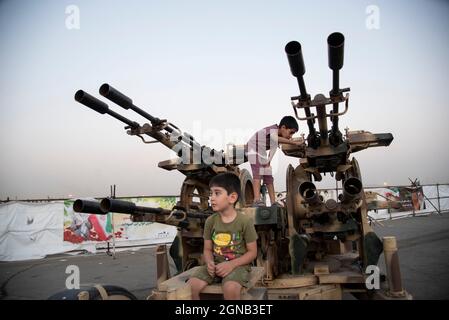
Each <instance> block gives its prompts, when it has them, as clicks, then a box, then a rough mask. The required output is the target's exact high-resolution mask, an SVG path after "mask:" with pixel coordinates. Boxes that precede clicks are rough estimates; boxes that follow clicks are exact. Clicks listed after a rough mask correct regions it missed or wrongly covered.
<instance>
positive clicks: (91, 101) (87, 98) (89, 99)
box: [75, 90, 139, 128]
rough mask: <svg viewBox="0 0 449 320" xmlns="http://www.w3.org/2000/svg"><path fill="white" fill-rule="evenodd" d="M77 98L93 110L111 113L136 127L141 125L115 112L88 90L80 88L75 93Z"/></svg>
mask: <svg viewBox="0 0 449 320" xmlns="http://www.w3.org/2000/svg"><path fill="white" fill-rule="evenodd" d="M75 100H76V101H78V102H79V103H81V104H84V105H85V106H86V107H89V108H91V109H92V110H95V111H97V112H99V113H101V114H105V113H107V114H109V115H110V116H112V117H114V118H116V119H117V120H120V121H121V122H123V123H125V124H127V125H128V126H130V127H133V128H136V127H138V126H139V124H138V123H137V122H135V121H131V120H129V119H128V118H125V117H124V116H122V115H120V114H118V113H117V112H114V111H112V110H110V109H109V107H108V105H107V104H106V103H104V102H103V101H101V100H98V99H97V98H95V97H94V96H91V95H90V94H88V93H87V92H85V91H83V90H78V91H77V92H76V93H75Z"/></svg>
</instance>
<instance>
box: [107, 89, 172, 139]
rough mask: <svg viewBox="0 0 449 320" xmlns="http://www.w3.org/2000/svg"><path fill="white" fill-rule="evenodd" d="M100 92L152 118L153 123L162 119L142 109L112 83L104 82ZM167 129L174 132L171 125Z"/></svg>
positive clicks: (120, 104) (124, 106)
mask: <svg viewBox="0 0 449 320" xmlns="http://www.w3.org/2000/svg"><path fill="white" fill-rule="evenodd" d="M99 92H100V94H101V95H102V96H103V97H106V98H107V99H109V100H111V101H112V102H115V103H116V104H118V105H119V106H120V107H122V108H124V109H126V110H128V109H131V110H133V111H134V112H136V113H138V114H140V115H141V116H142V117H144V118H146V119H148V120H150V121H151V123H153V124H154V123H158V122H160V119H158V118H155V117H153V116H152V115H150V114H149V113H147V112H145V111H144V110H142V109H140V108H139V107H136V106H135V105H134V104H133V101H132V99H131V98H129V97H127V96H126V95H124V94H123V93H121V92H120V91H118V90H117V89H115V88H114V87H112V86H111V85H109V84H107V83H104V84H103V85H101V87H100V90H99ZM166 130H167V131H168V132H172V128H170V127H166Z"/></svg>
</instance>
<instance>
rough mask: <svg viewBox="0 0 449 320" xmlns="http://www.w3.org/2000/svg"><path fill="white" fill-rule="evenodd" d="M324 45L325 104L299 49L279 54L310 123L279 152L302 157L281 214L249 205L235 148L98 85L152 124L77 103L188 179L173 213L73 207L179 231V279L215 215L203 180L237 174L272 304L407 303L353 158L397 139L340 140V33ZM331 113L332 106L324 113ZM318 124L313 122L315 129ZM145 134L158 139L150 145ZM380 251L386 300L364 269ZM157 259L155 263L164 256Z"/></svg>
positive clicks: (350, 136) (290, 176) (163, 269)
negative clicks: (164, 152) (167, 156)
mask: <svg viewBox="0 0 449 320" xmlns="http://www.w3.org/2000/svg"><path fill="white" fill-rule="evenodd" d="M327 44H328V55H329V61H328V63H329V68H330V69H331V70H332V73H333V77H332V78H333V81H332V89H331V91H330V92H329V97H326V96H325V95H323V94H318V95H316V96H315V97H314V98H313V99H311V96H310V95H309V94H308V93H307V90H306V86H305V82H304V78H303V76H304V74H305V67H304V61H303V56H302V48H301V44H300V43H299V42H296V41H292V42H289V43H288V44H287V45H286V47H285V52H286V54H287V58H288V62H289V65H290V69H291V72H292V74H293V76H294V77H296V78H297V81H298V85H299V90H300V95H299V96H295V97H291V100H292V106H293V111H294V114H295V116H296V118H297V119H298V120H300V121H306V123H307V127H308V135H307V138H306V139H304V140H303V143H302V144H301V145H283V146H282V151H283V152H284V154H285V155H287V156H291V157H296V158H299V165H298V166H297V167H296V168H294V167H293V166H291V165H290V166H289V167H288V168H287V172H286V182H287V196H286V206H285V208H282V207H257V208H255V207H251V205H252V203H253V200H254V195H253V187H252V178H251V176H250V174H249V172H248V171H247V170H241V169H240V168H239V167H238V165H240V164H242V163H244V162H246V161H247V160H248V158H247V155H246V154H245V153H244V150H245V148H244V147H242V146H232V147H231V148H230V149H229V150H227V152H223V151H217V150H214V149H211V148H208V147H206V146H201V145H200V144H199V143H198V142H197V141H196V140H195V139H194V138H193V137H192V136H191V135H189V134H187V133H183V132H182V131H181V130H180V129H179V128H178V127H176V126H175V125H173V124H172V123H170V122H168V121H167V120H165V119H162V120H161V119H158V118H155V117H153V116H151V115H149V114H148V113H146V112H145V111H143V110H142V109H140V108H138V107H136V106H135V105H134V104H133V101H132V100H131V99H130V98H128V97H127V96H125V95H124V94H122V93H120V92H119V91H118V90H116V89H114V88H112V87H111V86H110V85H108V84H104V85H102V86H101V87H100V94H101V95H103V96H104V97H106V98H108V99H109V100H111V101H113V102H115V103H116V104H118V105H119V106H121V107H123V108H125V109H131V110H133V111H135V112H137V113H138V114H140V115H142V116H143V117H145V118H146V119H148V120H149V121H150V123H146V124H144V125H140V124H138V123H137V122H134V121H131V120H129V119H127V118H125V117H123V116H121V115H119V114H117V113H115V112H114V111H112V110H110V109H109V107H108V106H107V104H105V103H104V102H102V101H100V100H98V99H96V98H95V97H93V96H91V95H89V94H87V93H85V92H84V91H82V90H79V91H78V92H77V93H76V95H75V99H76V100H77V101H78V102H80V103H82V104H84V105H86V106H88V107H90V108H91V109H93V110H95V111H97V112H99V113H102V114H105V113H107V114H109V115H111V116H112V117H114V118H116V119H118V120H120V121H122V122H124V123H125V124H126V127H125V129H127V130H128V131H127V133H128V134H130V135H135V136H138V137H139V138H141V139H142V141H143V142H145V143H152V142H157V141H158V142H160V143H162V144H164V145H165V146H167V147H168V148H170V149H172V150H174V151H175V152H176V153H177V155H178V157H179V158H178V159H176V160H167V161H163V162H160V163H159V167H160V168H163V169H166V170H175V169H176V170H178V171H180V172H181V173H183V174H184V175H185V176H186V178H185V180H184V182H183V184H182V187H181V192H180V201H179V203H178V204H177V205H176V206H175V207H174V208H172V209H171V210H167V209H162V208H147V207H138V206H136V205H135V204H132V203H129V202H124V201H119V200H116V199H109V198H106V199H103V200H102V201H101V202H89V201H85V200H77V201H76V202H75V203H74V210H75V211H78V212H89V213H97V214H102V213H106V212H121V213H129V214H131V215H133V217H134V219H138V218H139V219H145V220H146V221H156V222H161V223H167V224H172V225H175V226H177V227H178V230H180V231H179V233H178V236H177V238H176V239H175V241H174V243H173V245H172V246H171V250H170V253H171V255H172V257H173V259H174V261H175V263H176V266H177V269H178V272H180V274H179V275H177V276H176V277H178V279H183V278H182V276H183V275H184V277H185V275H186V273H188V272H189V270H191V269H192V268H193V267H194V266H196V265H198V264H200V263H201V254H202V245H203V240H202V233H203V227H204V222H205V219H206V218H207V217H208V216H209V215H210V214H211V209H210V207H209V203H208V196H209V187H208V185H209V181H210V179H211V178H212V177H213V176H215V175H216V174H218V173H221V172H233V173H235V174H236V175H238V176H239V177H240V181H241V184H242V190H241V191H242V199H241V200H240V202H239V204H238V210H240V211H241V212H243V213H244V214H247V215H250V216H252V217H253V221H254V224H255V227H256V230H257V233H258V236H259V239H258V257H257V260H256V261H255V265H256V266H257V267H259V269H263V278H262V281H261V282H259V286H261V287H264V288H265V289H266V290H267V297H268V298H269V299H307V298H324V299H326V298H341V292H342V289H344V290H345V291H348V292H351V293H353V294H354V295H355V296H357V297H360V298H379V297H382V298H385V297H387V296H388V298H401V299H403V298H410V295H408V294H407V293H406V292H405V290H404V289H403V287H402V283H401V276H400V271H399V262H398V255H397V247H396V242H395V239H394V238H393V237H386V238H384V239H383V240H384V241H383V242H382V241H381V240H380V239H379V238H378V237H377V236H376V234H375V233H374V232H373V230H372V229H371V227H370V225H369V223H368V215H367V204H366V199H365V195H364V189H363V183H362V176H361V172H360V168H359V165H358V163H357V160H356V159H355V158H354V157H353V158H352V159H350V155H351V153H354V152H358V151H361V150H364V149H366V148H368V147H376V146H388V145H389V144H390V143H391V141H392V140H393V136H392V134H391V133H381V134H372V133H370V132H366V131H349V130H346V133H345V135H343V134H342V133H341V131H340V128H339V117H340V116H342V115H344V114H345V113H346V112H347V110H348V105H349V93H348V92H349V90H350V89H349V88H343V89H342V88H340V83H339V71H340V69H341V68H342V67H343V56H344V55H343V52H344V36H343V35H342V34H341V33H332V34H331V35H330V36H329V37H328V39H327ZM339 104H344V110H343V111H340V110H339ZM327 106H331V107H332V109H331V110H330V111H329V112H328V110H327ZM301 109H304V113H305V117H301V116H300V115H299V113H300V112H299V111H300V110H301ZM314 111H316V114H314V113H313V112H314ZM328 118H329V119H330V122H331V129H330V130H329V129H328V123H327V120H328ZM315 122H318V131H317V130H316V128H315ZM145 135H146V136H150V137H152V138H154V139H155V140H154V141H147V140H145V137H144V136H145ZM211 159H212V160H211ZM326 173H329V174H330V175H331V176H335V179H336V180H337V181H339V182H341V185H342V193H341V194H340V195H338V197H337V198H336V199H327V200H326V201H324V198H323V197H322V196H321V195H320V194H319V191H318V189H317V187H316V186H315V182H319V181H321V180H322V174H326ZM197 199H199V201H197ZM382 251H384V254H385V260H386V267H387V278H388V284H389V286H388V295H384V294H383V293H382V291H381V290H369V289H368V288H367V286H366V279H367V276H368V274H366V273H365V271H367V270H368V268H369V267H370V266H376V265H377V262H378V259H379V256H380V254H381V253H382ZM160 253H161V255H160V257H162V256H163V254H165V253H164V252H162V251H161V252H160ZM158 257H159V256H158ZM157 263H158V270H157V274H158V277H159V279H158V290H159V291H161V290H162V289H161V288H162V287H163V286H159V284H161V283H165V282H164V280H165V278H166V277H167V275H168V272H167V268H168V266H167V263H164V262H163V260H162V259H159V258H158V261H157ZM179 277H181V278H179ZM169 280H172V279H168V280H167V281H169ZM171 283H183V281H181V282H179V281H178V282H176V281H172V282H171ZM164 288H165V289H164V290H165V292H159V293H160V294H159V295H156V296H159V297H161V296H163V297H164V296H165V297H166V296H167V294H168V291H167V285H165V287H164ZM376 289H377V288H376Z"/></svg>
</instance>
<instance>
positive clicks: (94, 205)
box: [73, 199, 108, 214]
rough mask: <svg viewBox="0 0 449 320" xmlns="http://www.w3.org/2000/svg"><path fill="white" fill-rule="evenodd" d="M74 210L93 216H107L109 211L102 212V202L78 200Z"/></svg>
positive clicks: (74, 204)
mask: <svg viewBox="0 0 449 320" xmlns="http://www.w3.org/2000/svg"><path fill="white" fill-rule="evenodd" d="M73 210H74V211H75V212H83V213H92V214H106V213H108V211H102V210H101V208H100V202H98V201H91V200H81V199H77V200H75V202H74V203H73Z"/></svg>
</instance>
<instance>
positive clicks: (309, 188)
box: [299, 181, 322, 204]
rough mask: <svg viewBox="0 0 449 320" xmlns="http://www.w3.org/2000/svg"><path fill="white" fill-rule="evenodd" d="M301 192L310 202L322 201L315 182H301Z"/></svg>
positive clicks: (317, 202)
mask: <svg viewBox="0 0 449 320" xmlns="http://www.w3.org/2000/svg"><path fill="white" fill-rule="evenodd" d="M299 194H300V195H301V197H303V198H304V200H305V201H306V202H307V203H309V204H319V203H321V202H322V201H321V199H320V196H319V195H318V191H317V190H316V186H315V184H314V183H313V182H310V181H305V182H303V183H301V184H300V185H299Z"/></svg>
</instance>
